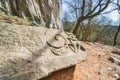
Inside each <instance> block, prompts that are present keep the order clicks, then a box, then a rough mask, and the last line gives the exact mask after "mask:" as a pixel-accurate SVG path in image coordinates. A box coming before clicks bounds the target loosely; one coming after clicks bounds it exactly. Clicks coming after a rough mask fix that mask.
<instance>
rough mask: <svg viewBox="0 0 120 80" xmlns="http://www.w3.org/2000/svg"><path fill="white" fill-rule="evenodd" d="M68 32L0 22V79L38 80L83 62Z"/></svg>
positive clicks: (77, 45) (74, 41)
mask: <svg viewBox="0 0 120 80" xmlns="http://www.w3.org/2000/svg"><path fill="white" fill-rule="evenodd" d="M81 48H82V47H81V45H80V42H79V41H78V40H77V39H76V38H75V36H74V35H73V34H71V33H66V32H64V31H60V30H56V29H47V28H43V27H33V26H32V27H31V26H23V25H15V24H9V23H5V22H0V80H39V79H41V78H43V77H45V76H48V75H49V74H50V73H52V72H54V71H58V70H61V69H64V68H67V67H70V66H72V65H75V64H77V63H78V62H81V61H83V60H86V53H85V52H84V51H83V50H82V49H83V48H82V49H81Z"/></svg>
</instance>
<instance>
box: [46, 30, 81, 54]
mask: <svg viewBox="0 0 120 80" xmlns="http://www.w3.org/2000/svg"><path fill="white" fill-rule="evenodd" d="M53 39H54V40H53V41H54V43H51V42H50V41H47V43H48V45H49V46H51V47H52V48H51V51H52V52H53V53H54V54H56V55H64V54H66V53H67V50H68V48H70V49H71V50H72V51H73V52H74V53H78V52H79V50H81V48H80V47H81V45H80V42H79V41H78V40H77V38H76V37H75V36H74V35H73V34H72V33H67V32H66V33H65V34H64V35H61V34H56V35H55V36H54V37H53Z"/></svg>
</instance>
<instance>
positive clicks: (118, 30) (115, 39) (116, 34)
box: [112, 0, 120, 46]
mask: <svg viewBox="0 0 120 80" xmlns="http://www.w3.org/2000/svg"><path fill="white" fill-rule="evenodd" d="M112 3H113V4H115V5H117V9H118V13H119V14H120V0H117V2H116V3H115V2H112ZM119 33H120V23H119V26H118V29H117V31H116V33H115V36H114V43H113V46H115V45H116V44H117V37H118V34H119Z"/></svg>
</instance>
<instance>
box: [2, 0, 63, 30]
mask: <svg viewBox="0 0 120 80" xmlns="http://www.w3.org/2000/svg"><path fill="white" fill-rule="evenodd" d="M0 12H3V13H5V14H8V15H14V16H18V17H21V18H25V19H29V20H31V21H33V22H37V23H40V24H42V25H44V26H46V27H49V28H57V29H62V23H61V0H0Z"/></svg>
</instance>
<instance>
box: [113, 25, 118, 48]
mask: <svg viewBox="0 0 120 80" xmlns="http://www.w3.org/2000/svg"><path fill="white" fill-rule="evenodd" d="M119 32H120V24H119V26H118V29H117V32H116V33H115V37H114V44H113V46H115V45H116V44H117V37H118V34H119Z"/></svg>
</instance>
